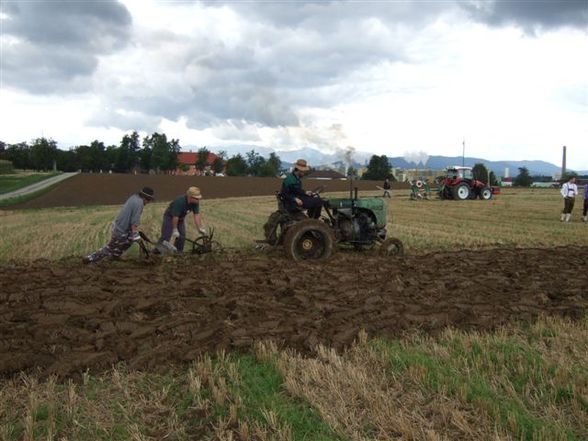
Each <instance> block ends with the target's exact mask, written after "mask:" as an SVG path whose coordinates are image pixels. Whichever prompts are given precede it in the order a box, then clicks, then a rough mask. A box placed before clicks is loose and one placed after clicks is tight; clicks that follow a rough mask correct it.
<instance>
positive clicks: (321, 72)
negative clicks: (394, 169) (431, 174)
mask: <svg viewBox="0 0 588 441" xmlns="http://www.w3.org/2000/svg"><path fill="white" fill-rule="evenodd" d="M0 8H1V9H0V26H1V32H0V33H1V54H0V55H1V60H0V61H1V66H0V140H2V141H4V142H8V143H15V142H20V141H30V140H32V139H34V138H37V137H40V136H45V137H50V138H53V139H54V140H56V141H57V142H58V144H59V147H60V148H62V149H67V148H69V147H70V146H74V145H79V144H87V143H89V142H91V141H92V140H94V139H98V140H101V141H104V142H105V143H106V144H118V143H119V142H120V139H121V138H122V136H123V135H124V134H125V133H128V132H129V131H132V130H137V131H139V132H140V133H141V134H142V135H146V134H150V133H153V132H155V131H158V132H164V133H166V134H167V135H168V137H173V138H178V139H179V140H180V144H181V145H183V146H196V147H200V146H204V145H206V146H209V147H213V148H223V147H226V146H230V145H243V144H245V145H251V146H267V147H272V148H275V149H277V150H288V149H298V148H303V147H314V148H317V149H320V150H322V151H324V152H333V151H335V150H337V149H346V148H347V147H348V146H353V147H354V148H355V149H356V150H357V151H365V152H371V153H376V154H386V155H388V156H403V155H405V154H407V153H410V152H426V153H427V154H429V155H445V156H458V155H461V153H462V142H463V140H464V139H465V146H466V155H467V156H475V157H481V158H486V159H490V160H499V159H504V160H522V159H540V160H545V161H549V162H553V163H555V164H558V163H560V162H561V151H562V146H563V145H567V146H568V166H570V167H571V168H575V169H588V56H586V54H588V0H517V1H510V0H500V1H498V0H496V1H494V0H488V1H484V0H480V1H474V0H472V1H467V0H447V1H426V0H419V1H416V0H415V1H395V0H374V1H369V0H355V1H342V0H341V1H320V0H315V1H301V0H300V1H294V0H279V1H277V0H276V1H273V0H271V1H270V0H268V1H263V0H257V1H253V0H252V1H246V0H233V1H222V0H218V1H212V0H211V1H187V0H186V1H169V0H166V1H164V0H120V1H115V0H94V1H90V0H89V1H85V0H73V1H64V0H59V1H54V0H43V1H34V0H33V1H31V0H22V1H20V0H2V1H1V3H0Z"/></svg>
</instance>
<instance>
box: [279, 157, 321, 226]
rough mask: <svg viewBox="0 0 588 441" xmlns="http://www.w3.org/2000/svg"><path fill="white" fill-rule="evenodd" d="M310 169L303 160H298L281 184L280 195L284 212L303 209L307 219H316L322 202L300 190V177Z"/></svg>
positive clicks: (319, 214) (310, 193) (309, 193)
mask: <svg viewBox="0 0 588 441" xmlns="http://www.w3.org/2000/svg"><path fill="white" fill-rule="evenodd" d="M309 170H310V167H309V166H308V164H307V163H306V161H305V160H304V159H298V160H297V161H296V163H295V164H294V170H292V173H290V174H289V175H288V176H286V179H284V182H282V194H283V195H284V198H285V205H286V210H288V211H295V210H296V209H297V208H304V209H306V210H307V212H308V217H311V218H314V219H318V218H319V217H320V216H321V209H322V207H323V200H322V199H321V198H320V197H318V196H317V195H313V194H312V192H310V191H304V190H303V189H302V177H303V176H304V173H306V172H307V171H309Z"/></svg>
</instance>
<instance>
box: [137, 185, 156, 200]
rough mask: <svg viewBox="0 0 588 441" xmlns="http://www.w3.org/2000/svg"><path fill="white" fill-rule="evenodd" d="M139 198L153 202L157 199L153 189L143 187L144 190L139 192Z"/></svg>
mask: <svg viewBox="0 0 588 441" xmlns="http://www.w3.org/2000/svg"><path fill="white" fill-rule="evenodd" d="M139 196H141V197H142V198H145V199H147V200H149V201H152V200H153V199H155V192H154V191H153V189H152V188H151V187H143V190H141V191H140V192H139Z"/></svg>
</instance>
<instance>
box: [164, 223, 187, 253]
mask: <svg viewBox="0 0 588 441" xmlns="http://www.w3.org/2000/svg"><path fill="white" fill-rule="evenodd" d="M184 219H185V218H183V217H180V218H178V231H179V232H180V237H178V238H177V239H176V243H172V245H174V246H175V247H176V249H177V250H178V251H184V243H185V242H186V241H185V237H186V223H185V222H184ZM172 220H173V216H171V215H169V214H164V215H163V223H162V224H161V237H160V238H159V242H163V241H164V240H165V241H168V242H169V240H170V239H171V235H172V233H173V231H174V226H173V222H172Z"/></svg>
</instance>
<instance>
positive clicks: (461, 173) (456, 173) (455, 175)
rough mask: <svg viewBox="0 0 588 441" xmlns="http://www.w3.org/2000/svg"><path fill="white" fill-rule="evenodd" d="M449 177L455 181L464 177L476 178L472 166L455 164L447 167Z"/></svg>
mask: <svg viewBox="0 0 588 441" xmlns="http://www.w3.org/2000/svg"><path fill="white" fill-rule="evenodd" d="M447 179H451V180H453V181H458V180H463V179H470V180H471V179H474V173H473V172H472V168H471V167H460V166H457V165H456V166H454V167H449V168H447Z"/></svg>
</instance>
